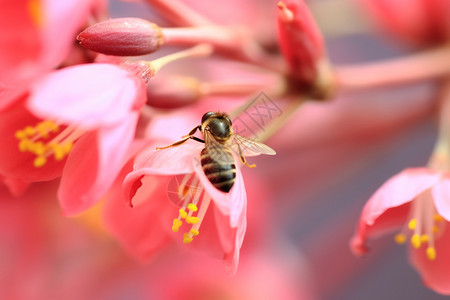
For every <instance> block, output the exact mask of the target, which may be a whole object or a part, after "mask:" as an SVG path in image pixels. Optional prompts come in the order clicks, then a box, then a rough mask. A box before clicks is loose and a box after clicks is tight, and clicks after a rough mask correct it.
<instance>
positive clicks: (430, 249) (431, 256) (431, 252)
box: [426, 247, 436, 260]
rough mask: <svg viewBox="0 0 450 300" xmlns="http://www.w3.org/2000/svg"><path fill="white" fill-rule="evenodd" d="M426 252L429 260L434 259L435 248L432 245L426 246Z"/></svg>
mask: <svg viewBox="0 0 450 300" xmlns="http://www.w3.org/2000/svg"><path fill="white" fill-rule="evenodd" d="M426 254H427V257H428V259H429V260H435V259H436V249H434V247H428V248H427V250H426Z"/></svg>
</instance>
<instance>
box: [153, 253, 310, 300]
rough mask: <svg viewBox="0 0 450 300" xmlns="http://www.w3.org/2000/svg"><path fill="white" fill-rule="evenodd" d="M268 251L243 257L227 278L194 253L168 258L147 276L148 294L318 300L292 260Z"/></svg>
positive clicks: (166, 298) (187, 299) (192, 299)
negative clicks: (238, 265)
mask: <svg viewBox="0 0 450 300" xmlns="http://www.w3.org/2000/svg"><path fill="white" fill-rule="evenodd" d="M278 254H279V253H277V254H274V253H273V252H271V251H269V250H267V249H261V248H259V250H257V251H254V252H247V253H245V254H243V258H244V259H243V262H242V264H241V266H240V267H239V271H238V272H237V273H236V275H235V276H228V274H225V273H224V272H223V269H222V266H221V264H220V263H217V262H209V261H205V260H204V259H203V258H202V257H201V255H198V254H196V253H194V252H190V253H185V255H179V256H178V257H168V258H167V257H166V259H165V260H163V261H162V262H159V263H158V264H155V266H154V268H153V269H152V271H153V272H152V273H149V274H148V275H147V277H146V278H147V282H148V283H149V284H148V286H147V293H148V295H149V297H150V298H152V299H159V300H176V299H184V300H200V299H202V300H203V299H205V300H206V299H227V300H240V299H282V300H311V299H315V297H314V296H313V295H311V294H310V292H309V291H307V289H305V280H304V278H302V276H300V274H299V273H300V272H298V268H300V267H301V266H300V264H298V265H297V262H296V261H295V260H294V259H292V257H289V256H287V257H283V255H278Z"/></svg>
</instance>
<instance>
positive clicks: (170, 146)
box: [156, 125, 205, 150]
mask: <svg viewBox="0 0 450 300" xmlns="http://www.w3.org/2000/svg"><path fill="white" fill-rule="evenodd" d="M200 127H201V126H200V125H199V126H197V127H195V128H194V129H192V130H191V131H190V132H189V134H188V135H185V136H183V139H182V140H179V141H178V142H175V143H173V144H170V145H169V146H165V147H156V150H161V149H167V148H172V147H177V146H180V145H182V144H184V143H186V142H187V141H188V140H189V139H193V140H194V141H197V142H200V143H204V142H205V141H204V140H202V139H199V138H198V137H196V136H193V134H194V133H195V132H196V131H197V129H199V128H200Z"/></svg>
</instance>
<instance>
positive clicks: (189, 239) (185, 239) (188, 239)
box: [183, 233, 193, 244]
mask: <svg viewBox="0 0 450 300" xmlns="http://www.w3.org/2000/svg"><path fill="white" fill-rule="evenodd" d="M192 240H193V238H192V236H189V233H185V234H184V235H183V243H185V244H189V243H190V242H192Z"/></svg>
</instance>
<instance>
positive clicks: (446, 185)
mask: <svg viewBox="0 0 450 300" xmlns="http://www.w3.org/2000/svg"><path fill="white" fill-rule="evenodd" d="M431 192H432V194H433V199H434V205H435V206H436V210H437V212H438V214H440V215H441V216H442V217H443V218H444V219H446V220H447V221H450V203H449V201H448V200H449V199H450V178H448V177H444V178H442V180H441V181H440V182H439V184H436V185H435V186H434V187H433V188H432V190H431Z"/></svg>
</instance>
